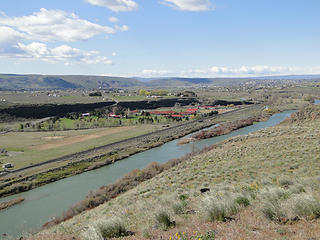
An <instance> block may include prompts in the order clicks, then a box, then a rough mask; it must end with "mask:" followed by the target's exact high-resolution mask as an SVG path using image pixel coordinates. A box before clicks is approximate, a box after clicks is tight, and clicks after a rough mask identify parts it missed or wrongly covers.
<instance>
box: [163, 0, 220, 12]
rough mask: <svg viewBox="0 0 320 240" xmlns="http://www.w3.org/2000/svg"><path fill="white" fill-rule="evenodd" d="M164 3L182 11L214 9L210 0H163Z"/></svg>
mask: <svg viewBox="0 0 320 240" xmlns="http://www.w3.org/2000/svg"><path fill="white" fill-rule="evenodd" d="M162 3H163V4H165V5H167V6H169V7H172V8H175V9H178V10H181V11H196V12H198V11H209V10H212V9H214V8H213V6H212V4H211V2H210V1H209V0H163V1H162Z"/></svg>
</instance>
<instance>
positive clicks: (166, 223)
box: [155, 210, 175, 230]
mask: <svg viewBox="0 0 320 240" xmlns="http://www.w3.org/2000/svg"><path fill="white" fill-rule="evenodd" d="M155 218H156V223H157V224H158V225H159V226H160V227H161V228H162V229H163V230H167V229H168V228H170V227H173V226H175V222H174V221H171V218H170V215H169V214H168V213H167V212H166V211H164V210H162V211H160V212H158V213H157V214H156V215H155Z"/></svg>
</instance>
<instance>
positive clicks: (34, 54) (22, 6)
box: [0, 0, 320, 77]
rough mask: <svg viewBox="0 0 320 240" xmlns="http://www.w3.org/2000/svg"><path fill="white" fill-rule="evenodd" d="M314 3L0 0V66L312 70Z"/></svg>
mask: <svg viewBox="0 0 320 240" xmlns="http://www.w3.org/2000/svg"><path fill="white" fill-rule="evenodd" d="M319 12H320V1H319V0H307V1H301V0H54V1H53V0H1V2H0V72H1V73H14V74H55V75H65V74H68V75H69V74H72V75H75V74H76V75H105V76H123V77H172V76H180V77H221V76H223V77H244V76H266V75H291V74H320V59H319V56H320V27H319V23H320V14H319Z"/></svg>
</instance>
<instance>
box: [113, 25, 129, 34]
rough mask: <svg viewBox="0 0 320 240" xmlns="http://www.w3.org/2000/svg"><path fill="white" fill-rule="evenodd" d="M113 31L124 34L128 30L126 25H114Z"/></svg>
mask: <svg viewBox="0 0 320 240" xmlns="http://www.w3.org/2000/svg"><path fill="white" fill-rule="evenodd" d="M115 29H117V30H119V31H122V32H125V31H128V30H129V27H128V26H127V25H122V26H118V25H116V26H115Z"/></svg>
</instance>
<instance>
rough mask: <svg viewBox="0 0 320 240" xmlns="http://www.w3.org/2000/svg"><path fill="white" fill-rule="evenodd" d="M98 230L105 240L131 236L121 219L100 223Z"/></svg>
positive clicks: (97, 226)
mask: <svg viewBox="0 0 320 240" xmlns="http://www.w3.org/2000/svg"><path fill="white" fill-rule="evenodd" d="M96 229H97V230H98V232H99V234H100V235H101V236H102V237H103V239H109V238H119V237H125V236H128V235H130V234H129V232H128V231H127V230H126V227H125V226H124V224H123V222H122V221H121V220H120V219H119V218H111V219H107V220H103V221H100V222H98V223H97V224H96Z"/></svg>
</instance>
